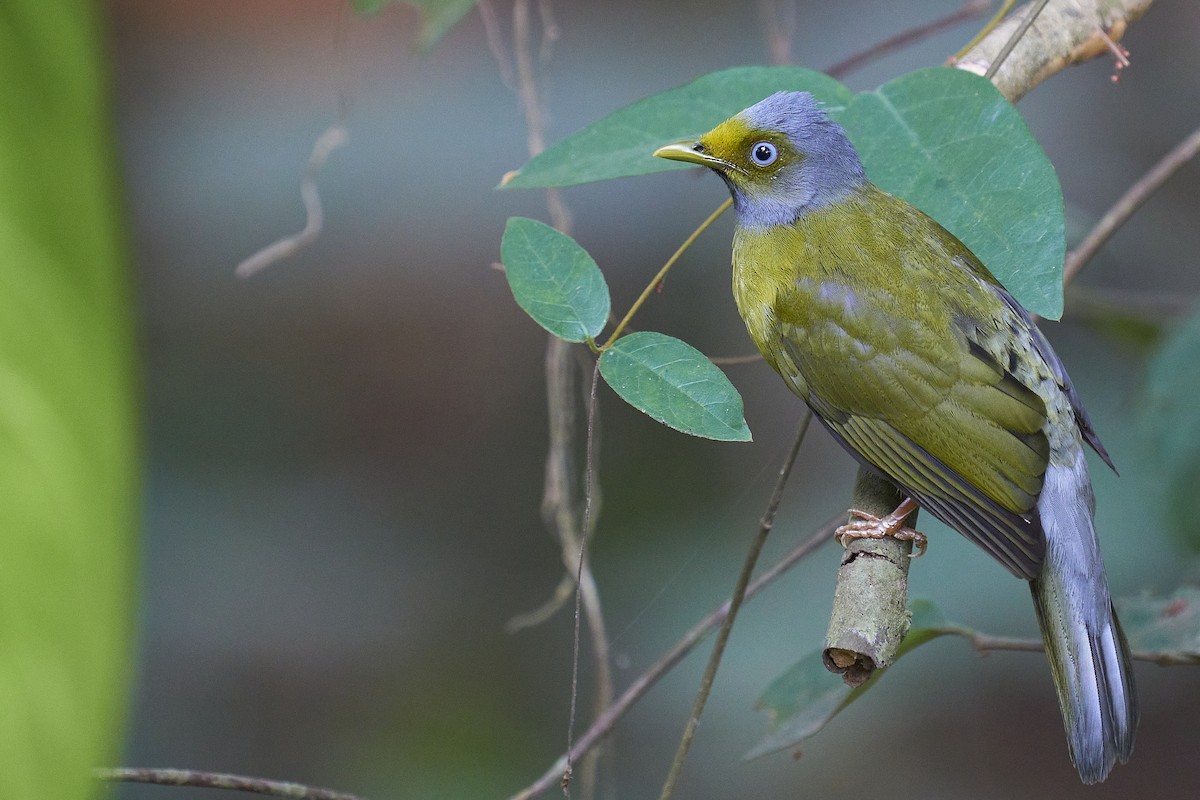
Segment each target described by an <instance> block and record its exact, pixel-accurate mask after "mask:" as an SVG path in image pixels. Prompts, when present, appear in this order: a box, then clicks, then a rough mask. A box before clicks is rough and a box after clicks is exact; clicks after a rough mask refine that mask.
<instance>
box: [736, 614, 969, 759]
mask: <svg viewBox="0 0 1200 800" xmlns="http://www.w3.org/2000/svg"><path fill="white" fill-rule="evenodd" d="M909 609H910V611H911V613H912V627H911V628H909V630H908V635H907V636H905V637H904V641H903V642H901V644H900V647H899V649H898V650H897V651H896V661H899V660H900V659H901V658H902V657H903V656H905V655H907V654H908V653H910V652H912V651H913V650H915V649H916V648H918V647H920V646H921V645H923V644H925V643H926V642H931V641H933V640H934V639H936V638H938V637H939V636H945V635H947V634H959V635H964V636H970V635H971V634H972V631H971V630H970V629H969V628H966V627H963V626H961V625H956V624H953V623H949V622H947V621H946V618H945V617H944V616H943V615H942V612H941V611H940V610H939V609H938V607H937V606H936V605H934V604H933V603H931V602H930V601H928V600H914V601H913V602H912V603H911V604H910V606H909ZM894 663H895V662H893V665H894ZM889 669H890V667H889ZM885 672H887V670H886V669H882V670H876V671H875V673H874V674H873V675H872V676H871V678H870V679H869V680H868V681H867V682H866V683H864V684H863V685H862V686H859V687H858V688H855V689H851V688H850V687H849V686H847V685H846V684H845V683H844V682H843V681H842V678H841V676H840V675H835V674H833V673H832V672H830V671H829V670H827V669H826V668H825V664H824V662H823V659H822V656H821V651H820V650H815V651H813V652H811V653H809V654H808V655H806V656H804V657H803V658H802V659H800V660H799V661H797V662H796V663H795V664H794V665H792V666H791V667H790V668H789V669H788V670H787V671H786V672H784V673H783V674H782V675H780V676H779V677H778V678H776V679H775V680H774V681H772V682H771V685H770V686H768V687H767V690H766V691H765V692H763V694H762V696H761V697H759V699H758V709H759V710H760V711H763V712H765V713H766V715H767V718H768V724H769V726H770V732H769V733H768V734H767V735H766V736H765V737H764V738H763V740H762V741H761V742H759V743H758V744H757V745H755V746H754V748H753V749H752V750H750V752H748V753H747V754H746V756H745V757H746V758H747V759H751V758H758V757H759V756H764V755H767V754H768V753H774V752H777V751H779V750H786V749H789V748H793V747H796V746H798V745H799V744H800V743H802V742H803V741H804V740H805V739H808V738H811V737H812V736H815V735H816V734H817V733H818V732H819V731H820V730H821V729H822V728H824V727H825V726H826V725H827V724H828V723H829V721H830V720H831V719H833V718H834V717H836V716H837V715H838V714H840V713H841V712H842V710H843V709H845V708H846V707H847V706H849V705H850V704H851V703H853V702H854V701H855V700H857V699H858V698H860V697H862V696H863V694H864V693H865V692H867V691H868V690H870V688H871V687H872V686H874V685H875V684H876V683H877V682H878V681H879V680H880V678H881V677H882V676H883V674H884V673H885Z"/></svg>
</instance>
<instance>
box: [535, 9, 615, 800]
mask: <svg viewBox="0 0 1200 800" xmlns="http://www.w3.org/2000/svg"><path fill="white" fill-rule="evenodd" d="M540 14H541V19H542V23H543V34H544V40H543V45H546V43H547V40H548V39H552V38H556V37H557V35H558V32H557V25H555V23H554V22H553V20H552V18H551V17H550V9H549V7H548V6H547V5H545V4H544V3H543V4H542V5H541V6H540ZM530 27H531V20H530V8H529V0H516V2H515V3H514V4H513V59H514V61H515V64H516V77H517V95H518V97H519V98H520V102H521V108H522V110H523V111H524V113H525V127H526V130H527V133H528V149H529V155H530V156H531V157H532V156H536V155H537V154H538V153H540V152H542V150H544V149H545V119H544V116H543V110H542V105H541V97H540V94H539V91H538V85H537V74H536V70H535V67H534V56H533V44H532V36H531V32H530ZM549 28H553V29H554V30H553V31H550V30H549ZM548 52H549V51H548V50H546V49H545V48H544V49H543V55H546V54H548ZM546 207H547V211H548V213H549V215H550V221H551V223H552V224H553V225H554V227H555V228H557V229H558V230H560V231H562V232H563V233H569V231H570V228H571V215H570V212H569V211H568V209H567V205H566V203H565V202H564V201H563V199H562V194H561V193H560V192H559V191H558V190H557V189H547V190H546ZM549 339H550V341H549V343H548V344H547V347H546V379H547V380H546V383H547V412H548V415H549V417H550V430H551V441H550V447H549V452H548V453H547V456H546V479H545V487H544V490H543V500H542V510H543V515H544V516H545V517H546V518H547V519H549V520H552V521H553V522H554V527H555V531H556V533H557V535H558V540H559V547H560V548H561V550H562V558H563V563H564V566H566V568H567V570H568V571H569V572H574V573H575V576H576V581H575V585H576V587H577V590H576V627H575V638H574V643H573V648H572V660H573V661H574V662H575V663H576V667H575V668H573V670H572V672H573V675H576V676H577V675H578V670H577V664H578V658H579V649H580V630H579V609H580V607H581V606H582V610H583V615H584V616H585V617H586V618H587V623H588V632H589V633H590V635H591V641H592V659H593V661H594V662H595V669H596V689H595V697H594V706H595V710H596V713H597V714H599V713H600V711H601V710H602V709H604V708H607V707H608V706H609V705H610V704H611V703H612V697H613V681H612V669H611V666H610V664H609V646H608V633H607V630H606V628H605V623H604V612H603V607H602V604H601V602H600V591H599V588H598V586H597V584H596V580H595V577H594V575H593V574H592V570H591V566H590V565H589V564H588V563H587V561H586V559H583V558H579V559H578V560H577V561H575V563H574V565H573V568H572V560H573V559H575V558H576V555H575V554H576V553H582V552H583V548H584V543H585V542H586V540H587V539H588V538H589V537H590V535H591V532H592V529H593V528H594V526H595V519H596V511H595V507H594V501H593V500H594V495H595V491H596V486H595V479H594V476H593V473H592V471H591V464H590V463H589V465H588V477H587V478H586V479H585V483H584V487H583V492H584V508H585V511H584V516H585V522H584V524H583V526H582V527H580V525H579V524H578V513H577V508H578V503H577V501H576V499H575V497H576V492H577V489H576V484H575V481H573V480H572V475H573V469H572V462H573V458H574V447H573V444H574V441H575V436H574V427H573V426H574V412H573V408H574V398H575V393H574V390H573V389H572V388H571V372H572V368H571V360H570V353H571V352H572V348H571V345H569V344H567V343H566V342H563V341H562V340H560V339H558V338H556V337H553V336H551V337H549ZM593 392H594V388H593ZM594 408H595V404H594V403H592V404H590V405H589V412H588V414H589V423H588V424H589V433H588V440H587V448H588V451H589V452H593V451H594V437H593V435H592V430H593V428H592V426H593V422H594ZM573 680H574V679H573ZM576 687H577V684H574V683H573V686H572V691H571V709H572V711H571V717H572V721H571V724H570V726H569V727H568V731H567V741H568V745H567V749H568V751H570V741H571V738H572V736H573V731H574V713H575V705H576V700H577V694H576ZM597 757H598V753H597V754H593V756H592V757H591V758H590V760H589V761H588V762H587V763H586V764H585V765H584V767H585V769H584V770H583V771H582V772H581V775H580V779H579V783H580V786H581V792H582V794H583V795H584V796H590V795H591V794H592V790H593V788H594V786H595V778H596V768H597V763H598V762H597ZM570 766H571V765H569V764H568V765H567V770H568V771H569V768H570ZM569 780H570V777H569V774H564V776H563V781H564V782H563V791H564V792H566V791H568V788H567V787H568V782H569Z"/></svg>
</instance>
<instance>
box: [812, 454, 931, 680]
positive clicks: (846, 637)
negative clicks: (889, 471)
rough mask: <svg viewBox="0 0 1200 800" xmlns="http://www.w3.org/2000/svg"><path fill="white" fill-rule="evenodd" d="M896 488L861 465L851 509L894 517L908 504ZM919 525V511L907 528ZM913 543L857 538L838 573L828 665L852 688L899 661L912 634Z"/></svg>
mask: <svg viewBox="0 0 1200 800" xmlns="http://www.w3.org/2000/svg"><path fill="white" fill-rule="evenodd" d="M904 499H905V498H904V495H903V494H901V493H900V492H899V491H898V490H897V489H896V487H895V486H894V485H893V484H892V483H891V481H888V480H887V479H885V478H881V477H880V476H879V475H878V474H876V473H875V472H872V471H871V470H869V469H867V468H866V467H860V468H859V470H858V478H857V479H856V480H855V482H854V498H853V500H852V501H851V506H852V507H853V508H856V509H860V510H862V511H865V512H867V513H868V514H872V515H874V516H877V517H885V516H887V515H888V514H890V513H892V511H894V510H895V509H896V507H897V506H899V505H900V503H901V502H902V501H903V500H904ZM916 522H917V519H916V512H913V513H912V514H910V515H909V517H908V525H910V526H912V525H915V524H916ZM911 554H912V542H904V541H900V540H899V539H896V538H894V537H891V536H887V537H884V538H883V539H853V540H851V542H850V544H849V545H847V546H846V551H845V554H844V555H843V556H842V565H841V567H840V568H839V569H838V576H837V586H836V587H835V589H834V595H833V611H832V613H831V614H830V616H829V632H828V633H827V634H826V635H825V652H824V655H823V657H824V661H825V666H826V668H828V669H829V671H830V672H836V673H838V674H840V675H841V676H842V679H843V680H844V681H845V682H846V683H847V684H848V685H850V686H861V685H862V684H864V683H866V682H867V679H868V678H870V677H871V673H872V672H874V671H875V670H876V669H883V668H885V667H887V666H888V665H890V664H891V663H892V662H893V661H895V659H896V651H897V649H899V647H900V643H901V642H902V641H904V637H905V635H906V634H907V633H908V627H909V622H910V621H911V620H910V616H909V611H908V599H907V598H908V565H909V562H910V561H912V557H911Z"/></svg>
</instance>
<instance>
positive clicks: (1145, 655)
mask: <svg viewBox="0 0 1200 800" xmlns="http://www.w3.org/2000/svg"><path fill="white" fill-rule="evenodd" d="M945 633H949V634H952V635H954V636H961V637H963V638H964V639H966V640H967V641H969V642H970V643H971V646H972V647H974V648H975V649H976V650H978V651H979V652H980V653H981V654H985V655H986V654H987V653H989V652H991V651H992V650H1012V651H1016V652H1020V653H1042V652H1045V650H1046V647H1045V645H1043V644H1042V640H1041V639H1019V638H1017V637H1014V636H992V635H991V634H987V633H974V632H972V631H969V630H961V629H958V628H948V629H946V630H945ZM1129 657H1130V658H1132V659H1133V660H1134V661H1146V662H1148V663H1150V664H1157V665H1158V666H1160V667H1194V666H1200V653H1187V652H1172V651H1169V650H1139V651H1137V652H1133V653H1130V654H1129Z"/></svg>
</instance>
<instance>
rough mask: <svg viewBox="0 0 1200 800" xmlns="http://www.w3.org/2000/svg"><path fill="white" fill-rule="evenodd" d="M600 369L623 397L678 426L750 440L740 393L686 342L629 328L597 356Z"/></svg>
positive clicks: (693, 431) (724, 438) (696, 432)
mask: <svg viewBox="0 0 1200 800" xmlns="http://www.w3.org/2000/svg"><path fill="white" fill-rule="evenodd" d="M600 374H601V375H603V376H604V380H605V381H607V382H608V385H609V386H611V387H612V388H613V390H614V391H615V392H616V393H617V394H619V395H620V396H621V397H622V398H623V399H624V400H625V402H627V403H629V404H630V405H631V406H633V407H634V408H636V409H638V410H640V411H644V412H646V413H647V414H649V415H650V416H651V417H653V418H654V419H656V420H658V421H659V422H661V423H662V424H664V425H667V426H669V427H671V428H674V429H675V430H677V431H682V432H683V433H689V434H691V435H692V436H702V437H704V438H706V439H718V440H720V441H724V442H748V441H750V428H749V427H747V425H746V420H745V418H744V417H743V416H742V396H741V395H739V394H738V392H737V389H735V388H733V384H732V383H730V382H729V379H728V378H726V377H725V373H723V372H721V370H720V369H718V368H717V367H716V366H715V365H714V364H713V363H712V362H711V361H709V360H708V359H707V358H705V357H704V354H703V353H701V352H700V351H699V350H697V349H696V348H694V347H692V346H691V345H690V344H687V343H686V342H681V341H679V340H678V339H675V338H672V337H670V336H665V335H663V334H661V333H653V332H651V331H640V332H638V333H631V334H630V335H628V336H624V337H622V338H620V339H618V340H617V341H616V342H615V343H614V344H613V346H612V347H610V348H609V349H608V350H605V351H604V354H603V355H601V356H600Z"/></svg>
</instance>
